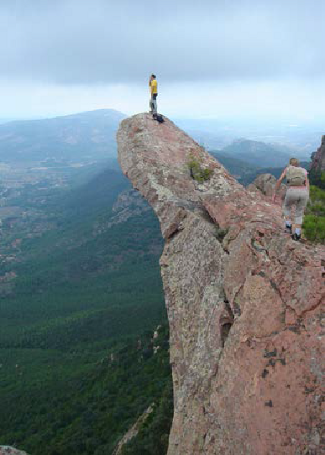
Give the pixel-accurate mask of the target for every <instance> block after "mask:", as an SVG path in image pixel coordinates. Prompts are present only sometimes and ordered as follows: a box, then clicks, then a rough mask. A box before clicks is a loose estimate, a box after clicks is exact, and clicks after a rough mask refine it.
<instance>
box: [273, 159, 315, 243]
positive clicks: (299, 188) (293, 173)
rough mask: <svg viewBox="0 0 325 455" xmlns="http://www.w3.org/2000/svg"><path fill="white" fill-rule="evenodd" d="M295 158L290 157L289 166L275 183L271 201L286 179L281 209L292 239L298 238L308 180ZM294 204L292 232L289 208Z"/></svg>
mask: <svg viewBox="0 0 325 455" xmlns="http://www.w3.org/2000/svg"><path fill="white" fill-rule="evenodd" d="M299 164H300V163H299V160H298V159H297V158H291V159H290V162H289V166H288V167H286V168H285V169H284V171H283V172H282V174H281V176H280V178H279V180H278V181H277V182H276V184H275V190H274V195H273V202H275V198H276V193H277V191H278V190H279V188H280V185H281V182H282V180H283V179H284V178H286V179H287V191H286V196H285V199H284V205H283V211H284V216H285V230H286V232H288V233H290V234H291V237H292V239H293V240H298V241H299V240H300V237H301V225H302V218H303V214H304V211H305V208H306V205H307V202H308V199H309V180H308V173H307V171H306V169H304V168H302V167H300V165H299ZM293 206H295V215H294V217H295V231H294V232H292V222H291V209H292V207H293Z"/></svg>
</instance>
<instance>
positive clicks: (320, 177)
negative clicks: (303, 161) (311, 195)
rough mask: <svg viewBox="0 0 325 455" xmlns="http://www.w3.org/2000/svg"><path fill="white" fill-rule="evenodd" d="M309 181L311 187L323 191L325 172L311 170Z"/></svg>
mask: <svg viewBox="0 0 325 455" xmlns="http://www.w3.org/2000/svg"><path fill="white" fill-rule="evenodd" d="M309 180H310V183H311V184H312V185H315V186H317V187H318V188H321V189H322V190H325V171H322V172H321V171H316V170H315V169H312V170H311V171H310V173H309Z"/></svg>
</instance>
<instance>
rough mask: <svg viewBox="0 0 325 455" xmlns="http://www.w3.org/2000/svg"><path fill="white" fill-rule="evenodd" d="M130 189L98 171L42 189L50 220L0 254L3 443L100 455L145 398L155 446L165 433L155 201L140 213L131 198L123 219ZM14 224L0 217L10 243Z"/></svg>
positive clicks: (29, 198) (29, 193) (29, 192)
mask: <svg viewBox="0 0 325 455" xmlns="http://www.w3.org/2000/svg"><path fill="white" fill-rule="evenodd" d="M129 188H130V187H129V184H128V182H127V181H126V179H125V178H124V177H123V176H122V174H121V173H117V172H114V171H111V170H106V171H104V172H102V173H101V174H98V175H97V176H95V177H94V178H93V179H92V180H91V181H89V182H87V183H85V184H84V185H83V186H82V187H78V188H77V187H74V189H73V190H70V191H67V190H64V191H63V190H60V191H59V193H58V192H55V191H54V190H51V189H49V190H48V191H47V192H43V193H42V195H43V196H42V197H43V198H45V199H46V203H45V204H44V207H43V211H44V214H45V215H46V216H48V218H51V219H53V223H54V226H55V227H54V228H52V229H50V230H49V231H47V232H45V233H43V234H42V236H41V237H36V238H28V237H26V236H25V237H24V236H23V241H22V243H21V245H20V249H21V252H20V255H19V260H18V261H16V262H14V263H12V262H5V263H3V264H2V267H3V269H4V270H3V271H4V272H5V271H8V272H9V271H14V272H15V273H16V274H17V278H16V279H15V280H14V281H13V284H12V286H13V287H12V290H11V292H10V293H9V294H8V295H5V296H2V297H1V295H0V325H1V331H0V445H2V444H3V445H6V444H9V445H13V444H15V445H16V446H17V447H19V448H21V449H22V450H26V451H27V453H30V454H31V455H41V454H42V455H68V454H69V455H70V454H73V453H78V454H80V455H99V454H101V455H102V454H107V455H109V454H111V453H112V452H113V449H114V448H115V446H116V444H117V442H118V441H119V440H120V438H121V437H122V436H123V435H124V434H125V432H126V431H127V430H128V429H129V428H130V426H132V425H133V424H134V423H135V421H136V420H137V419H138V417H139V416H140V415H141V414H142V413H143V411H144V410H145V409H146V408H147V407H148V406H149V404H151V403H155V406H154V409H155V410H154V413H153V414H152V416H150V420H149V421H148V423H146V428H150V425H152V428H155V430H154V431H155V432H156V433H155V437H156V438H157V441H158V443H157V446H159V444H160V442H159V441H160V440H162V441H166V438H167V434H168V431H169V425H170V422H171V415H172V412H173V409H172V397H171V394H170V390H171V372H170V366H169V353H168V330H167V323H166V320H167V318H166V311H165V306H164V298H163V291H162V283H161V278H160V271H159V261H158V258H159V255H160V252H161V249H162V239H161V234H160V229H159V225H158V222H157V219H156V217H155V216H154V214H153V213H152V211H151V210H143V211H140V213H139V209H138V205H137V203H136V201H135V202H133V201H132V198H131V199H130V201H129V202H128V205H127V210H128V213H129V218H128V219H126V220H123V216H122V215H123V214H124V212H125V210H124V209H125V207H124V206H122V207H118V206H114V204H115V202H116V200H117V198H118V195H119V194H120V193H121V191H123V190H127V189H129ZM37 194H38V190H37V188H34V187H28V188H27V189H26V191H24V192H22V193H21V195H20V196H19V197H17V200H16V203H17V204H18V205H19V206H21V207H24V206H28V207H29V208H33V207H37V205H38V202H37ZM45 215H44V216H45ZM17 226H18V227H17V228H15V226H14V227H10V226H9V225H8V226H4V232H3V239H6V242H7V243H8V246H10V244H11V241H12V240H14V239H15V238H19V229H20V227H19V226H20V225H17ZM24 226H25V225H24ZM24 228H25V229H26V226H25V227H24ZM148 283H150V285H149V284H148ZM158 325H161V326H162V328H161V329H160V330H159V336H158V337H157V338H155V339H154V341H153V340H152V338H153V337H152V335H153V331H154V330H155V328H156V327H157V326H158ZM158 346H159V349H156V348H158ZM166 397H168V398H166ZM166 400H167V401H166ZM168 400H169V401H168ZM166 402H168V409H169V413H166V412H165V409H166ZM141 434H142V433H141ZM137 441H138V442H137V447H141V446H142V444H145V445H146V444H147V442H146V441H147V437H146V436H141V437H140V435H139V439H137ZM141 441H142V442H141ZM160 445H161V447H165V446H163V443H161V444H160ZM139 450H141V449H139ZM162 450H165V449H162ZM142 453H146V452H145V449H144V448H143V452H142ZM161 453H163V452H161ZM164 453H165V452H164Z"/></svg>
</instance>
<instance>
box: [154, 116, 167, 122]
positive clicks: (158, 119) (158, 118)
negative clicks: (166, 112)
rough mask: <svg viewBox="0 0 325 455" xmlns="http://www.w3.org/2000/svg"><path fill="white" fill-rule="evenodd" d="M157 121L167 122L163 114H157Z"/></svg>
mask: <svg viewBox="0 0 325 455" xmlns="http://www.w3.org/2000/svg"><path fill="white" fill-rule="evenodd" d="M156 120H157V122H159V123H164V121H165V120H164V117H163V116H162V115H161V114H157V116H156Z"/></svg>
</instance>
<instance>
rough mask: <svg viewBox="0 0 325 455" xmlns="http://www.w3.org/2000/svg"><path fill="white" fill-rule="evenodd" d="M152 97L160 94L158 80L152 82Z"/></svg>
mask: <svg viewBox="0 0 325 455" xmlns="http://www.w3.org/2000/svg"><path fill="white" fill-rule="evenodd" d="M150 90H151V95H156V94H157V93H158V84H157V80H156V79H152V81H151V82H150Z"/></svg>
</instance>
